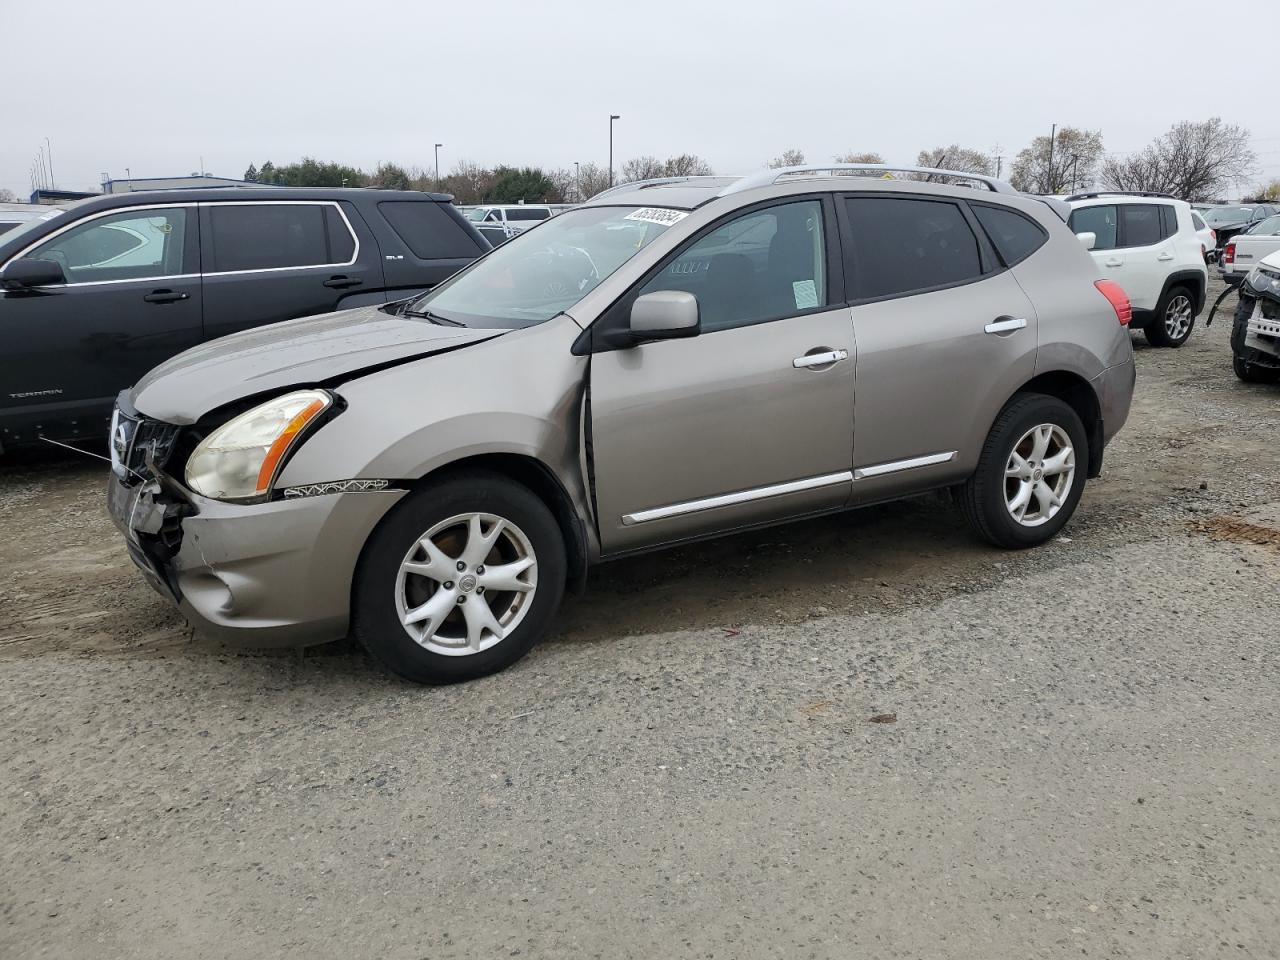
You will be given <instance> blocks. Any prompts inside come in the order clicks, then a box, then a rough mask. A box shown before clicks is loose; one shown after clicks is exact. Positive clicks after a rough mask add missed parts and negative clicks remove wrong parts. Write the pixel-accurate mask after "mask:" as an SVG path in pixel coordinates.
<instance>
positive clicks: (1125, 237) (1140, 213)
mask: <svg viewBox="0 0 1280 960" xmlns="http://www.w3.org/2000/svg"><path fill="white" fill-rule="evenodd" d="M1120 228H1121V229H1120V242H1121V245H1122V246H1125V247H1149V246H1151V245H1152V244H1155V243H1159V242H1160V241H1161V240H1163V239H1164V232H1163V229H1162V227H1161V224H1160V207H1158V206H1157V205H1156V204H1154V203H1122V204H1121V205H1120Z"/></svg>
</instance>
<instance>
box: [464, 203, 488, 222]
mask: <svg viewBox="0 0 1280 960" xmlns="http://www.w3.org/2000/svg"><path fill="white" fill-rule="evenodd" d="M488 212H489V211H488V210H487V209H485V208H484V207H476V208H475V209H474V210H468V211H467V219H468V220H471V221H473V222H475V223H479V222H480V221H481V220H483V219H484V215H485V214H486V213H488Z"/></svg>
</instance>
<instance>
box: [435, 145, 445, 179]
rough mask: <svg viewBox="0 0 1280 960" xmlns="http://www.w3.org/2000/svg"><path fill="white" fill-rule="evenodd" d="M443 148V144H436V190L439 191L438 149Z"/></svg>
mask: <svg viewBox="0 0 1280 960" xmlns="http://www.w3.org/2000/svg"><path fill="white" fill-rule="evenodd" d="M443 146H444V144H443V143H437V144H436V189H437V190H439V189H440V148H441V147H443Z"/></svg>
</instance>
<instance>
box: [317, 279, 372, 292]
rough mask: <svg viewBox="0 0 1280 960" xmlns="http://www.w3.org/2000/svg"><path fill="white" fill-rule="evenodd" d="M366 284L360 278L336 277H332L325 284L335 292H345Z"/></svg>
mask: <svg viewBox="0 0 1280 960" xmlns="http://www.w3.org/2000/svg"><path fill="white" fill-rule="evenodd" d="M362 283H364V281H363V280H361V279H360V278H359V277H345V276H341V275H340V276H336V277H330V278H329V279H328V280H326V281H325V282H324V285H325V286H326V287H333V288H334V289H335V290H343V289H345V288H347V287H358V286H360V284H362Z"/></svg>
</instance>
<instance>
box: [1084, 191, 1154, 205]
mask: <svg viewBox="0 0 1280 960" xmlns="http://www.w3.org/2000/svg"><path fill="white" fill-rule="evenodd" d="M1094 197H1160V198H1162V199H1164V200H1177V199H1178V198H1177V197H1175V196H1174V195H1173V194H1171V193H1156V192H1154V191H1151V190H1088V191H1086V192H1084V193H1073V194H1072V195H1071V196H1069V197H1067V202H1068V203H1070V202H1071V201H1072V200H1092V199H1093V198H1094Z"/></svg>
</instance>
